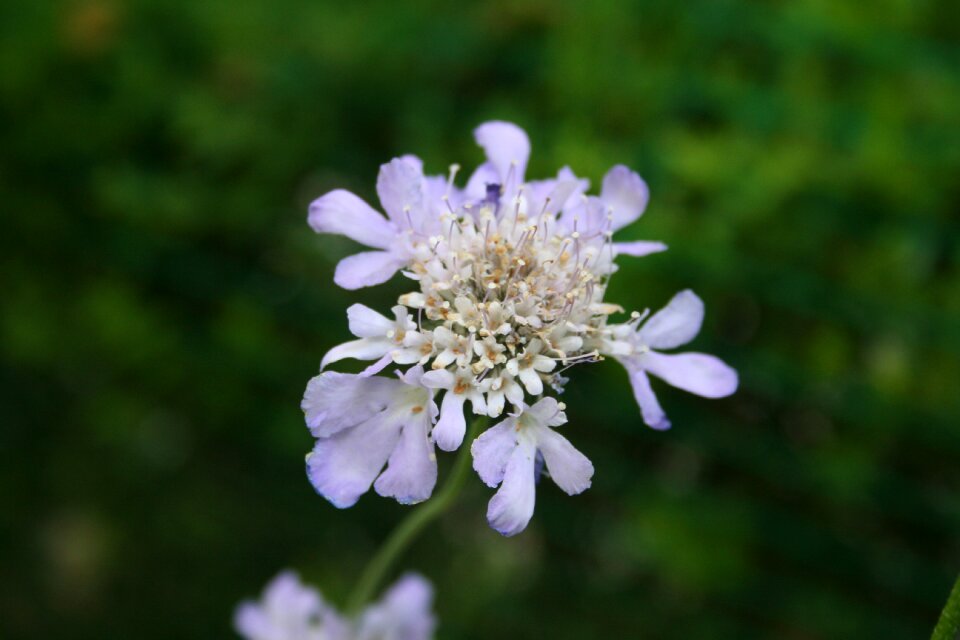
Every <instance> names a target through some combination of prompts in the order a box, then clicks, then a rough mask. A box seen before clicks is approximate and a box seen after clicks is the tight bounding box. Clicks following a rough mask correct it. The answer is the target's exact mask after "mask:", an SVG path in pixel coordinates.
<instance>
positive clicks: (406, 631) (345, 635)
mask: <svg viewBox="0 0 960 640" xmlns="http://www.w3.org/2000/svg"><path fill="white" fill-rule="evenodd" d="M432 603H433V587H432V586H431V585H430V583H429V582H428V581H427V580H426V579H425V578H424V577H422V576H420V575H417V574H407V575H405V576H403V577H401V578H400V579H399V580H397V582H396V583H394V585H393V586H391V587H390V588H389V589H388V590H387V592H386V593H385V594H384V596H383V598H381V599H380V600H379V601H378V602H375V603H373V604H371V605H368V606H367V607H366V608H365V609H364V610H363V611H361V612H360V613H359V614H358V615H356V616H346V615H344V614H341V613H340V612H338V611H337V610H336V609H334V608H333V607H332V606H331V605H330V604H329V603H327V602H326V601H324V599H323V597H322V596H321V595H320V592H319V591H317V590H316V589H314V588H313V587H311V586H309V585H306V584H303V583H302V582H301V581H300V577H299V576H298V575H297V574H296V573H294V572H293V571H284V572H282V573H280V574H279V575H278V576H277V577H275V578H274V579H273V580H271V581H270V583H269V584H268V585H267V586H266V588H265V589H264V590H263V595H262V596H261V598H260V600H259V601H257V602H253V601H246V602H242V603H241V604H240V606H239V607H237V611H236V613H235V614H234V627H235V628H236V630H237V632H238V633H239V634H240V635H241V636H243V637H244V638H245V639H246V640H428V639H429V638H432V637H433V630H434V627H435V626H436V621H435V619H434V617H433V613H432V607H431V605H432Z"/></svg>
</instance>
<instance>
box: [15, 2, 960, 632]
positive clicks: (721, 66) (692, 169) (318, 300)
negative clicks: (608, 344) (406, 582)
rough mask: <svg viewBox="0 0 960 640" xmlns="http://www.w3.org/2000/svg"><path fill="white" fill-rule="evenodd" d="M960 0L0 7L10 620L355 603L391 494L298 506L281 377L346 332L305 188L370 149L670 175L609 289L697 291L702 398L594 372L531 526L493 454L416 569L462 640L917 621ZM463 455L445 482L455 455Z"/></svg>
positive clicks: (927, 531) (933, 602)
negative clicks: (298, 596)
mask: <svg viewBox="0 0 960 640" xmlns="http://www.w3.org/2000/svg"><path fill="white" fill-rule="evenodd" d="M958 16H960V13H958V12H957V11H956V7H955V6H954V3H952V2H947V1H946V0H943V1H920V0H917V1H911V0H885V1H878V2H870V3H866V2H855V1H839V0H803V1H797V2H769V3H759V2H757V3H754V2H745V1H738V0H694V1H691V2H684V3H675V2H669V1H667V0H657V1H650V2H637V3H630V2H599V1H598V2H592V3H575V2H570V1H553V2H547V1H545V0H523V1H521V0H512V1H505V0H504V1H500V2H492V3H485V4H478V5H469V6H468V5H466V4H463V5H459V4H441V3H429V2H412V3H401V2H390V1H380V2H364V3H332V2H319V3H318V2H308V1H306V0H273V1H272V2H266V1H260V2H234V1H229V2H228V1H225V0H204V1H203V2H188V1H186V0H176V1H163V2H160V1H156V2H153V1H149V0H137V1H134V0H130V1H126V2H125V1H120V0H113V1H111V0H76V1H65V2H48V1H45V0H7V1H5V2H3V3H2V4H0V211H2V212H3V214H2V225H0V348H2V351H0V353H2V360H3V365H2V368H0V376H2V379H0V400H2V402H0V416H2V417H0V420H2V428H0V456H2V457H0V549H2V559H0V637H2V638H4V639H20V638H44V639H59V638H72V639H73V638H80V639H85V638H98V639H108V640H112V639H121V638H123V639H126V638H138V639H153V638H157V639H168V638H189V639H192V638H197V639H201V638H202V639H210V638H231V637H234V636H233V634H232V631H231V622H230V618H231V614H232V609H233V607H234V605H235V603H236V602H237V601H238V600H240V599H241V598H244V597H249V596H252V595H254V594H256V593H258V592H259V590H260V589H261V588H262V586H263V585H264V584H265V583H266V581H267V580H268V579H269V578H270V577H271V576H272V575H274V574H275V573H276V572H277V571H278V570H279V569H281V568H283V567H288V566H289V567H294V568H296V569H298V570H300V571H301V573H302V574H303V575H304V577H305V578H306V579H307V580H309V581H311V582H314V583H316V584H318V585H319V586H320V587H321V588H322V590H323V591H324V593H325V594H326V595H327V596H329V597H330V598H331V599H333V600H334V601H336V602H341V603H342V601H343V599H344V597H345V595H346V593H347V591H348V590H349V588H350V586H351V584H352V582H353V580H354V578H355V577H356V574H357V572H358V571H359V569H360V568H361V567H362V566H363V563H364V561H365V559H366V558H367V557H368V556H369V554H370V553H371V552H372V550H373V549H375V548H376V545H377V543H378V542H379V541H380V540H382V539H383V538H384V536H385V535H386V534H387V532H388V531H389V529H390V527H391V526H392V525H393V524H394V523H396V522H397V520H398V519H399V518H400V517H401V516H402V515H403V514H404V513H405V509H404V508H403V507H400V506H398V505H396V504H395V503H392V502H388V501H386V500H383V499H379V498H377V497H375V496H372V495H371V496H367V497H365V498H364V499H362V500H361V502H360V503H359V505H358V506H356V507H355V508H353V509H350V510H348V511H344V512H341V511H337V510H336V509H334V508H333V507H331V506H330V505H328V504H327V503H326V502H325V501H324V500H323V499H321V498H320V497H318V496H316V495H315V494H314V493H313V490H312V489H311V487H310V485H309V484H308V483H307V481H306V478H305V474H304V469H303V456H304V454H305V453H306V452H307V451H308V450H309V449H310V447H311V443H312V440H311V438H310V437H309V435H308V433H307V431H306V429H305V428H304V426H303V419H302V415H301V413H300V409H299V401H300V397H301V394H302V391H303V388H304V386H305V385H306V382H307V380H308V378H310V377H311V376H312V375H314V374H315V373H316V372H317V370H318V366H319V361H320V357H321V356H322V354H323V353H324V352H325V351H326V350H327V349H328V348H329V347H330V346H332V345H334V344H336V343H339V342H342V341H344V340H345V339H347V338H348V337H349V335H348V332H347V327H346V318H345V309H346V307H347V306H348V305H349V304H351V303H352V302H355V301H360V302H364V303H366V304H369V305H371V306H375V307H377V308H380V309H386V308H387V307H388V306H389V305H390V304H391V302H392V301H393V300H395V297H396V296H397V295H398V294H399V293H401V292H402V291H403V290H404V287H403V284H402V283H401V282H400V281H399V280H395V281H392V282H391V283H389V284H387V285H384V286H382V287H380V288H378V289H376V290H364V291H361V292H358V293H349V292H345V291H342V290H339V289H337V288H336V287H335V286H334V285H333V284H332V281H331V277H332V272H333V266H334V264H335V263H336V261H337V260H338V259H339V258H341V257H343V256H344V255H347V254H349V253H352V252H354V251H355V247H354V246H353V245H352V243H350V242H349V241H346V240H343V239H341V238H333V237H318V236H316V235H314V234H313V233H312V232H311V231H310V229H309V228H308V227H307V225H306V222H305V217H306V207H307V204H308V203H309V201H310V200H311V199H313V198H314V197H316V196H318V195H320V194H322V193H323V192H325V191H327V190H329V189H331V188H334V187H346V188H349V189H351V190H354V191H355V192H357V193H358V194H360V195H362V196H364V197H366V198H367V199H369V200H371V201H375V197H374V193H373V191H374V189H373V188H374V180H375V176H376V173H377V169H378V166H379V164H380V163H381V162H385V161H387V160H389V159H390V158H391V157H393V156H396V155H399V154H401V153H408V152H410V153H416V154H418V155H420V156H421V157H422V158H423V159H424V160H425V162H426V165H427V169H428V171H430V172H432V173H442V172H445V170H446V167H447V165H448V164H450V163H451V162H455V161H456V162H460V163H461V164H463V165H464V166H465V167H473V166H475V165H476V164H477V163H479V162H480V161H481V158H482V156H481V153H480V150H479V149H477V148H476V147H475V145H474V143H473V140H472V136H471V131H472V129H473V127H474V126H475V125H477V124H478V123H480V122H482V121H484V120H487V119H493V118H498V119H509V120H514V121H516V122H517V123H519V124H520V125H521V126H523V127H525V128H526V129H527V131H528V132H529V134H530V136H531V139H532V141H533V146H534V152H533V156H532V159H531V169H530V171H529V172H528V174H529V175H531V176H533V177H538V176H545V175H548V174H550V175H552V174H553V173H554V172H555V171H556V169H557V168H559V167H560V166H561V165H563V164H570V165H571V166H572V167H573V168H574V169H575V170H577V171H578V172H579V173H581V174H583V175H586V176H588V177H590V178H591V179H592V180H593V182H594V185H598V184H599V180H600V178H601V177H602V176H603V174H604V172H605V171H606V169H607V168H608V167H609V166H611V165H612V164H614V163H616V162H623V163H626V164H628V165H630V166H631V167H633V168H635V169H636V170H638V171H639V172H640V173H641V174H642V175H643V176H644V177H645V178H646V180H647V181H648V183H649V184H650V189H651V193H652V200H651V205H650V207H649V209H648V212H647V215H646V216H645V217H644V218H643V219H642V220H641V222H640V223H638V224H637V225H636V226H635V227H632V228H630V229H629V230H628V231H627V232H626V233H625V234H624V235H625V237H627V238H643V239H657V240H663V241H665V242H667V243H668V244H669V245H670V246H671V251H669V252H668V253H666V254H661V255H656V256H652V257H649V258H646V259H642V260H629V259H624V260H623V262H624V268H623V270H622V271H621V273H620V274H619V275H618V276H617V277H616V278H615V279H614V281H613V286H612V290H611V291H610V295H609V298H610V299H611V300H613V301H617V302H622V303H623V304H625V305H626V306H627V307H628V308H636V307H639V308H643V307H645V306H650V307H653V308H659V307H660V306H662V305H663V304H664V303H666V301H667V300H668V299H669V298H670V296H671V295H672V294H673V293H674V292H675V291H677V290H679V289H681V288H685V287H691V288H693V289H694V290H695V291H697V292H698V293H699V294H700V295H701V296H702V297H703V298H704V300H705V301H706V303H707V310H708V316H707V322H706V324H705V327H704V331H703V332H702V334H701V336H700V337H699V338H698V339H697V341H696V342H695V343H694V345H693V346H694V348H696V349H697V350H702V351H707V352H711V353H716V354H718V355H720V356H722V357H723V358H725V359H726V360H727V361H728V362H730V363H731V364H733V365H734V366H735V367H737V368H738V369H739V370H740V372H741V375H742V388H741V390H740V392H739V393H738V394H737V395H736V396H734V397H732V398H729V399H726V400H722V401H709V400H704V399H701V398H696V397H693V396H688V395H686V394H684V393H682V392H678V391H675V390H673V389H670V388H668V387H667V386H666V385H664V384H657V383H655V388H656V391H657V392H658V394H659V395H660V398H661V401H662V403H663V404H664V407H665V409H666V410H667V412H668V413H669V415H670V416H671V418H672V419H673V422H674V425H675V426H674V429H673V430H672V431H670V432H666V433H656V432H653V431H651V430H650V429H647V428H646V427H644V426H643V425H642V423H641V420H640V417H639V414H638V411H637V410H636V408H635V406H634V404H633V399H632V397H631V393H630V388H629V385H628V383H627V379H626V376H625V374H624V373H623V371H622V370H621V369H620V367H619V366H617V365H616V364H615V363H606V364H604V365H601V366H595V367H593V366H592V367H582V368H579V369H578V370H575V374H574V380H573V382H572V383H571V384H570V385H569V387H568V392H567V397H566V398H565V399H566V402H567V403H568V405H569V414H570V417H571V424H570V425H568V427H567V428H566V429H567V430H566V434H567V435H568V436H569V437H570V439H571V440H572V441H573V442H574V443H575V444H576V446H577V447H579V448H580V449H581V450H582V451H584V452H585V453H586V454H587V455H588V456H589V457H590V458H592V459H593V461H594V463H595V466H596V469H597V473H596V476H595V478H594V485H593V487H592V488H591V489H590V490H589V491H588V492H586V493H585V494H584V495H582V496H579V497H576V498H569V497H567V496H565V495H563V494H562V493H561V492H560V491H559V490H558V489H557V488H556V487H555V486H554V485H553V484H552V483H549V482H548V483H545V484H543V485H541V488H540V491H539V492H538V496H537V497H538V505H537V512H536V515H535V517H534V520H533V523H532V525H531V526H530V528H529V529H528V531H527V532H526V533H525V534H523V535H522V536H520V537H518V538H515V539H503V538H501V537H499V536H498V535H497V534H496V533H494V532H492V531H491V530H490V529H488V528H487V526H486V524H485V522H484V511H485V501H486V499H487V498H488V497H489V495H490V493H491V492H490V491H489V490H487V489H486V488H485V487H482V486H481V484H480V482H479V480H477V479H475V478H474V479H473V480H472V481H471V483H470V486H469V488H468V490H467V491H466V492H465V493H464V494H463V496H462V499H461V500H460V502H459V504H458V506H457V508H456V509H455V510H454V511H453V512H451V513H449V514H448V515H447V516H446V517H445V518H443V520H442V522H441V523H440V524H439V525H438V526H435V527H434V528H433V529H431V530H430V531H429V533H428V534H427V535H426V536H425V537H424V538H422V539H421V540H420V541H419V542H418V543H417V544H416V545H415V546H414V548H413V549H412V551H411V553H410V554H409V555H408V557H407V558H406V559H405V560H404V562H403V563H402V565H403V568H409V569H416V570H419V571H421V572H423V573H424V574H426V575H427V576H428V577H429V578H430V579H431V580H433V582H434V583H435V585H436V588H437V601H436V608H437V611H438V613H439V617H440V628H439V637H440V638H492V637H498V638H499V637H509V638H535V637H549V638H595V637H596V638H653V639H658V638H665V639H675V638H698V639H699V638H787V639H798V640H799V639H820V638H823V639H834V638H835V639H850V638H870V639H871V640H878V639H886V638H890V639H902V638H925V637H928V635H929V633H930V630H931V628H932V626H933V624H934V621H935V620H936V617H937V614H938V612H939V609H940V607H941V605H942V604H943V601H944V599H945V598H946V595H947V592H948V590H949V586H950V584H951V583H952V581H953V579H954V578H955V576H956V573H957V571H958V570H960V536H958V533H960V424H958V418H960V397H958V396H960V393H958V388H960V385H958V381H960V357H958V356H960V218H958V205H960V181H958V175H960V73H958V69H960V46H958V42H960V17H958ZM450 461H451V460H450V457H449V455H444V456H442V457H441V461H440V463H441V471H443V470H445V469H447V468H449V465H450Z"/></svg>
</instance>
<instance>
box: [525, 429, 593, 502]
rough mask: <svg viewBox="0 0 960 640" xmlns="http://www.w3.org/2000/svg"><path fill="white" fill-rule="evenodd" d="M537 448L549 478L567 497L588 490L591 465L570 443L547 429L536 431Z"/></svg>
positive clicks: (591, 471)
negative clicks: (541, 455)
mask: <svg viewBox="0 0 960 640" xmlns="http://www.w3.org/2000/svg"><path fill="white" fill-rule="evenodd" d="M536 434H537V448H538V449H539V450H540V453H542V454H543V460H544V462H545V463H546V465H547V471H549V472H550V477H551V478H553V481H554V482H555V483H557V486H558V487H560V488H561V489H563V490H564V491H565V492H566V493H567V494H568V495H571V496H573V495H576V494H578V493H581V492H583V491H585V490H587V489H589V488H590V478H592V477H593V464H592V463H591V462H590V460H589V459H588V458H587V456H585V455H583V454H582V453H580V452H579V451H577V450H576V449H575V448H574V446H573V445H572V444H570V441H569V440H567V439H566V438H564V437H563V436H562V435H560V434H559V433H557V432H556V431H554V430H553V429H550V428H549V427H540V428H539V429H537V431H536Z"/></svg>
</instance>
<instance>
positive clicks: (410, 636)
mask: <svg viewBox="0 0 960 640" xmlns="http://www.w3.org/2000/svg"><path fill="white" fill-rule="evenodd" d="M383 604H384V606H385V607H386V609H387V610H389V611H390V612H391V613H392V616H393V618H394V620H395V621H396V629H397V630H398V631H399V633H398V634H397V636H396V638H397V640H429V639H430V638H431V637H433V630H434V628H435V627H436V619H435V618H434V616H433V613H431V607H432V605H433V587H432V586H431V585H430V583H429V582H428V581H427V580H426V579H425V578H424V577H423V576H419V575H416V574H407V575H405V576H403V577H402V578H400V579H399V580H398V581H397V582H396V584H394V585H393V586H392V587H390V590H389V591H387V593H386V595H385V596H384V598H383Z"/></svg>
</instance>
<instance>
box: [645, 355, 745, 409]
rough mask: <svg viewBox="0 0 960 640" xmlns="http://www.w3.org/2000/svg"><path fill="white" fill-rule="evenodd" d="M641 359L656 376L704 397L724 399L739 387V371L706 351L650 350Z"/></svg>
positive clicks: (646, 367)
mask: <svg viewBox="0 0 960 640" xmlns="http://www.w3.org/2000/svg"><path fill="white" fill-rule="evenodd" d="M641 362H642V363H643V368H644V369H646V370H647V371H649V372H650V373H652V374H653V375H655V376H657V377H659V378H662V379H663V380H665V381H666V382H668V383H670V384H672V385H673V386H675V387H677V388H678V389H683V390H684V391H689V392H690V393H695V394H697V395H698V396H703V397H704V398H723V397H724V396H728V395H730V394H731V393H733V392H734V391H736V390H737V383H738V379H737V372H736V371H734V370H733V369H732V368H731V367H730V366H728V365H727V364H725V363H724V362H723V361H722V360H720V358H717V357H715V356H711V355H707V354H705V353H677V354H666V353H657V352H656V351H651V352H650V353H647V354H644V355H643V356H642V358H641Z"/></svg>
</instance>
